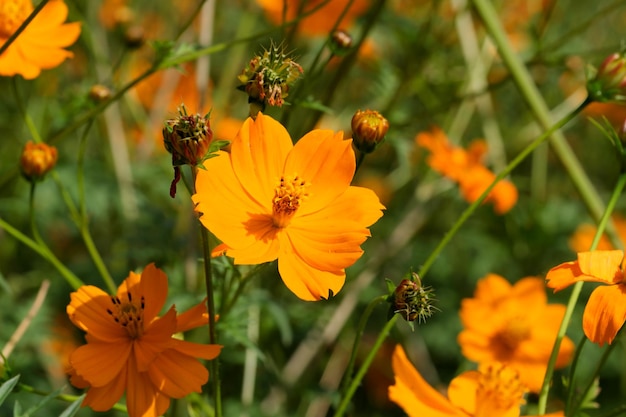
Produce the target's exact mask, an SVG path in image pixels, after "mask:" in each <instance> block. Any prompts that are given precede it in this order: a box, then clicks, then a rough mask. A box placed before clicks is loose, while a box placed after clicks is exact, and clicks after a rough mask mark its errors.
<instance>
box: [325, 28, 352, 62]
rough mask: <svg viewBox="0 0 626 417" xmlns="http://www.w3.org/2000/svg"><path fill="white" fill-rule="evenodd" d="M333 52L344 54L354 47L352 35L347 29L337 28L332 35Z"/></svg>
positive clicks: (331, 46)
mask: <svg viewBox="0 0 626 417" xmlns="http://www.w3.org/2000/svg"><path fill="white" fill-rule="evenodd" d="M330 40H331V42H330V49H331V50H332V51H333V54H335V55H339V56H343V55H345V54H346V53H347V52H348V51H349V50H350V48H352V36H350V34H349V33H348V32H346V31H345V30H336V31H335V32H333V34H332V35H331V37H330Z"/></svg>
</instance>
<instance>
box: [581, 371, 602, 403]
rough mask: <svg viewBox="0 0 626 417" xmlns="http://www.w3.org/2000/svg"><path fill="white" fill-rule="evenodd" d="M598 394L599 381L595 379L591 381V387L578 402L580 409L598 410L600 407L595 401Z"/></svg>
mask: <svg viewBox="0 0 626 417" xmlns="http://www.w3.org/2000/svg"><path fill="white" fill-rule="evenodd" d="M598 394H600V379H599V378H596V379H594V380H593V384H591V387H589V390H588V391H587V392H586V393H585V396H584V397H583V399H582V400H581V401H580V408H581V409H585V408H587V409H588V408H600V405H599V404H598V403H597V402H596V401H595V399H596V397H597V396H598Z"/></svg>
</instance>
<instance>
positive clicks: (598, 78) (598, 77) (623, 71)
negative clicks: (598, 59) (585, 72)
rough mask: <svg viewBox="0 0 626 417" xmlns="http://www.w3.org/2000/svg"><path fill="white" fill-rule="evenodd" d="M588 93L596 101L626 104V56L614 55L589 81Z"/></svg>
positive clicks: (607, 58) (606, 60)
mask: <svg viewBox="0 0 626 417" xmlns="http://www.w3.org/2000/svg"><path fill="white" fill-rule="evenodd" d="M587 92H588V93H589V97H590V98H591V99H592V100H594V101H600V102H607V101H612V102H621V103H626V54H625V53H617V52H616V53H613V54H611V55H609V56H608V57H606V59H605V60H604V62H602V64H601V65H600V67H598V69H597V70H596V71H595V74H594V75H593V76H592V77H589V81H587Z"/></svg>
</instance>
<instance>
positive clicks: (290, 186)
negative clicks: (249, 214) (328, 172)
mask: <svg viewBox="0 0 626 417" xmlns="http://www.w3.org/2000/svg"><path fill="white" fill-rule="evenodd" d="M309 185H310V184H309V183H307V182H306V181H305V180H304V179H302V178H300V177H299V176H298V175H297V174H295V175H293V176H283V177H281V178H280V180H279V182H278V185H277V186H276V188H275V189H274V199H273V200H272V205H273V208H272V211H273V216H272V217H273V220H274V226H275V227H277V228H282V227H285V226H287V225H288V224H289V221H290V220H291V218H292V217H293V216H294V215H295V213H296V211H297V210H298V208H300V205H301V204H302V202H303V201H304V200H306V198H307V197H308V196H309V194H308V192H307V188H308V187H309Z"/></svg>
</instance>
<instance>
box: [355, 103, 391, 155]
mask: <svg viewBox="0 0 626 417" xmlns="http://www.w3.org/2000/svg"><path fill="white" fill-rule="evenodd" d="M387 130H389V122H388V121H387V119H385V118H384V117H383V115H382V114H380V113H379V112H377V111H375V110H365V111H363V110H358V111H357V112H356V113H354V116H352V136H353V140H354V146H355V147H356V148H357V149H358V150H359V151H361V152H363V153H371V152H373V151H374V150H375V149H376V147H377V146H378V145H379V144H380V143H381V142H382V141H383V139H385V135H386V134H387Z"/></svg>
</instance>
